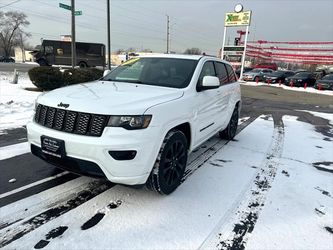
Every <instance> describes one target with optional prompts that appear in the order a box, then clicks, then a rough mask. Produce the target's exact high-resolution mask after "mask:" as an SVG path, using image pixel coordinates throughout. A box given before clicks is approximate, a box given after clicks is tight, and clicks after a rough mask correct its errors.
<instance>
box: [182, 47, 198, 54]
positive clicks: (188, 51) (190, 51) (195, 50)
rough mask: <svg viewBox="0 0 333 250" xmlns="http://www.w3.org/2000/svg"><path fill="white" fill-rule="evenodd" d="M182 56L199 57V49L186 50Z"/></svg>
mask: <svg viewBox="0 0 333 250" xmlns="http://www.w3.org/2000/svg"><path fill="white" fill-rule="evenodd" d="M184 54H187V55H201V50H200V49H199V48H190V49H186V50H185V52H184Z"/></svg>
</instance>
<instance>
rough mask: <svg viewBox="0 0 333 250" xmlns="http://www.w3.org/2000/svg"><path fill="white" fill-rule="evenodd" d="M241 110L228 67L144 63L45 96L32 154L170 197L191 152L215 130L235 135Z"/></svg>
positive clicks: (163, 58) (203, 61)
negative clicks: (142, 186) (143, 185)
mask: <svg viewBox="0 0 333 250" xmlns="http://www.w3.org/2000/svg"><path fill="white" fill-rule="evenodd" d="M240 106H241V95H240V86H239V83H238V82H237V78H236V76H235V73H234V71H233V69H232V67H231V66H230V65H229V64H228V63H227V62H225V61H222V60H220V59H218V58H214V57H208V56H188V55H156V56H148V57H140V58H135V59H132V60H130V61H127V62H126V63H124V64H123V65H121V66H119V67H117V68H116V69H114V70H113V71H111V72H110V73H109V74H107V75H106V76H104V77H103V78H102V79H100V80H98V81H95V82H90V83H84V84H77V85H72V86H68V87H64V88H60V89H56V90H53V91H51V92H49V93H46V94H44V95H42V96H40V97H39V98H38V99H37V101H36V108H35V115H34V118H33V121H31V122H30V123H29V124H28V125H27V130H28V139H29V142H30V144H31V151H32V153H33V154H34V155H36V156H38V157H40V158H42V159H44V160H45V161H47V162H49V163H51V164H53V165H55V166H57V167H60V168H63V169H66V170H69V171H72V172H75V173H79V174H84V175H90V176H99V177H104V178H107V179H108V180H110V181H111V182H114V183H122V184H126V185H139V184H146V186H147V187H148V188H150V189H153V190H155V191H157V192H159V193H162V194H169V193H171V192H173V191H174V190H175V189H176V188H177V186H178V185H179V184H180V182H181V178H182V176H183V173H184V170H185V168H186V162H187V156H188V154H189V153H190V152H191V151H192V150H193V149H195V148H196V147H198V146H199V145H200V144H202V143H203V142H205V141H206V140H207V139H209V138H210V137H212V136H213V135H214V134H216V133H217V132H220V136H221V137H222V138H225V139H228V140H230V139H232V138H233V137H234V136H235V134H236V130H237V123H238V116H239V112H240Z"/></svg>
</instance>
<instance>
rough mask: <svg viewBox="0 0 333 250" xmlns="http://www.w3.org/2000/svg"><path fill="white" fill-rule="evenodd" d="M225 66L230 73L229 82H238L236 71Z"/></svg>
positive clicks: (227, 65)
mask: <svg viewBox="0 0 333 250" xmlns="http://www.w3.org/2000/svg"><path fill="white" fill-rule="evenodd" d="M225 66H226V68H227V71H228V76H229V82H236V81H237V77H236V74H235V71H234V70H233V68H232V67H231V66H230V65H229V64H225Z"/></svg>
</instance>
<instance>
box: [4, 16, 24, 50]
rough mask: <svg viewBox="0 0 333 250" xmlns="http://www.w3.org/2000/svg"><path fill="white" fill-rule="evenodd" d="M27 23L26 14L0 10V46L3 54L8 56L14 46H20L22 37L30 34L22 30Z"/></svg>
mask: <svg viewBox="0 0 333 250" xmlns="http://www.w3.org/2000/svg"><path fill="white" fill-rule="evenodd" d="M29 24H30V22H29V21H28V20H27V16H26V15H25V14H24V13H22V12H17V11H8V12H2V11H0V48H2V49H3V51H4V53H5V56H10V54H11V52H12V50H13V47H14V46H16V45H19V46H20V47H22V39H23V37H28V36H30V34H29V33H27V32H24V31H23V28H24V27H27V26H28V25H29Z"/></svg>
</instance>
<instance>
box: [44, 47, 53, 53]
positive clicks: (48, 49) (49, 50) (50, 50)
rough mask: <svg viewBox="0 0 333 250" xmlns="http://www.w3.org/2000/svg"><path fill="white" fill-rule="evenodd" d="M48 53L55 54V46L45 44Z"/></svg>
mask: <svg viewBox="0 0 333 250" xmlns="http://www.w3.org/2000/svg"><path fill="white" fill-rule="evenodd" d="M45 53H46V54H53V46H45Z"/></svg>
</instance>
